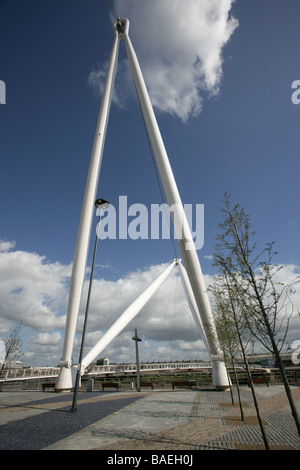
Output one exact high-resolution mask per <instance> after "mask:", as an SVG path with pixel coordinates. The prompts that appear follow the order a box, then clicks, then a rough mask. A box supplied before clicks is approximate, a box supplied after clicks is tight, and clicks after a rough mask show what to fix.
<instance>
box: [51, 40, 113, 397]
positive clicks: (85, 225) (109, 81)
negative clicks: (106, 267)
mask: <svg viewBox="0 0 300 470" xmlns="http://www.w3.org/2000/svg"><path fill="white" fill-rule="evenodd" d="M118 52H119V38H118V35H117V34H116V36H115V40H114V44H113V48H112V53H111V58H110V62H109V67H108V72H107V78H106V83H105V88H104V91H103V96H102V102H101V107H100V112H99V118H98V123H97V128H96V133H95V138H94V145H93V150H92V155H91V160H90V166H89V171H88V176H87V182H86V188H85V194H84V200H83V205H82V211H81V218H80V224H79V230H78V236H77V243H76V249H75V255H74V261H73V269H72V276H71V284H70V292H69V303H68V311H67V322H66V329H65V338H64V349H63V356H62V360H61V361H60V363H59V365H60V373H59V376H58V380H57V383H56V390H57V391H62V390H69V389H71V388H72V387H73V386H74V374H73V373H72V351H73V345H74V339H75V333H76V325H77V320H78V313H79V306H80V300H81V295H82V288H83V283H84V278H85V271H86V263H87V256H88V250H89V243H90V235H91V227H92V221H93V215H94V209H95V206H94V203H95V200H96V191H97V187H98V180H99V174H100V168H101V161H102V155H103V148H104V143H105V135H106V130H107V122H108V116H109V111H110V105H111V98H112V92H113V87H114V82H115V74H116V67H117V60H118Z"/></svg>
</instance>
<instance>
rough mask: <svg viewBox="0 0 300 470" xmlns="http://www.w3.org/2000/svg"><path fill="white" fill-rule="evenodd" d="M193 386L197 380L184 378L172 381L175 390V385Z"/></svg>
mask: <svg viewBox="0 0 300 470" xmlns="http://www.w3.org/2000/svg"><path fill="white" fill-rule="evenodd" d="M193 386H194V387H196V381H195V380H182V381H176V382H172V387H173V390H174V388H175V387H189V388H192V387H193Z"/></svg>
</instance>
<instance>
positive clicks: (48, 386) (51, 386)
mask: <svg viewBox="0 0 300 470" xmlns="http://www.w3.org/2000/svg"><path fill="white" fill-rule="evenodd" d="M42 387H43V392H44V391H45V390H46V388H55V383H50V382H46V383H44V384H42Z"/></svg>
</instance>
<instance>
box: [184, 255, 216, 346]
mask: <svg viewBox="0 0 300 470" xmlns="http://www.w3.org/2000/svg"><path fill="white" fill-rule="evenodd" d="M178 269H179V273H180V278H181V282H182V285H183V289H184V292H185V295H186V298H187V301H188V304H189V307H190V311H191V313H192V315H193V318H194V321H195V323H196V326H197V328H198V330H199V333H200V336H201V339H202V341H203V343H204V345H205V347H206V350H207V352H208V353H209V354H210V349H209V344H208V341H207V338H206V334H205V331H204V329H203V325H202V321H201V317H200V315H199V311H198V308H197V304H196V301H195V297H194V294H193V291H192V288H191V284H190V281H189V278H188V275H187V272H186V270H185V269H184V266H183V265H182V264H181V263H178Z"/></svg>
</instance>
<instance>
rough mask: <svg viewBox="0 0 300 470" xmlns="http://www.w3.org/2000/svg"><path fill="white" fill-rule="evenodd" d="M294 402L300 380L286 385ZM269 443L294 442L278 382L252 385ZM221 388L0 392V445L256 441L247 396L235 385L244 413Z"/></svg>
mask: <svg viewBox="0 0 300 470" xmlns="http://www.w3.org/2000/svg"><path fill="white" fill-rule="evenodd" d="M292 389H293V396H294V400H295V402H296V404H297V407H298V410H300V387H292ZM256 392H257V396H258V399H259V406H260V409H261V413H262V415H263V419H264V424H265V429H266V432H267V435H268V439H269V443H270V445H271V448H277V449H282V450H300V438H299V435H298V433H297V429H296V426H295V423H294V420H293V418H292V416H291V412H290V407H289V405H288V402H287V399H286V394H285V393H284V388H283V386H282V385H271V386H270V387H266V386H265V385H259V386H257V387H256ZM234 396H235V405H234V406H233V404H232V402H231V395H230V392H229V391H226V392H217V391H214V390H197V389H194V390H188V389H178V390H175V391H172V390H165V391H153V392H152V391H151V392H148V391H145V392H144V391H142V392H140V393H136V392H126V391H117V392H90V393H89V392H80V393H79V396H78V411H76V413H70V407H71V403H72V394H71V393H66V394H57V393H53V392H1V393H0V449H1V450H6V449H7V450H8V449H18V450H22V449H33V450H38V449H43V450H49V451H50V450H99V451H101V450H163V451H166V450H189V451H191V450H193V451H195V452H196V451H197V450H213V449H218V450H221V449H222V450H240V449H241V450H247V449H253V450H255V449H257V448H258V449H261V448H262V449H263V448H264V446H263V441H262V438H261V432H260V428H259V426H258V423H257V422H256V414H255V408H254V405H253V399H252V395H251V392H250V389H249V388H248V387H246V386H245V387H242V402H243V409H244V414H245V419H244V421H242V420H241V417H240V409H239V406H237V396H236V392H235V393H234Z"/></svg>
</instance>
